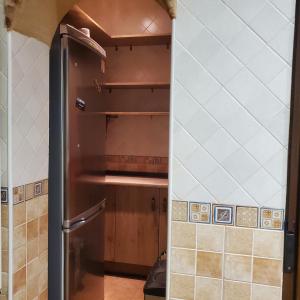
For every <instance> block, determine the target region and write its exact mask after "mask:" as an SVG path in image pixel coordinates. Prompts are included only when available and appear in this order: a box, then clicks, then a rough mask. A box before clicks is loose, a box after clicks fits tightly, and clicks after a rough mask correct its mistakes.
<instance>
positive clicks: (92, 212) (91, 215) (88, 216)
mask: <svg viewBox="0 0 300 300" xmlns="http://www.w3.org/2000/svg"><path fill="white" fill-rule="evenodd" d="M105 202H106V199H104V200H102V201H101V202H100V203H99V204H97V205H95V206H94V207H92V208H90V209H89V210H88V211H86V212H84V213H82V214H80V215H79V216H77V217H75V218H73V219H71V220H66V221H64V224H63V231H64V232H65V233H70V232H73V231H75V230H76V229H78V228H80V227H81V226H83V225H85V224H87V223H89V222H90V221H92V220H93V219H95V218H96V217H97V216H98V215H99V214H101V213H103V212H104V209H105Z"/></svg>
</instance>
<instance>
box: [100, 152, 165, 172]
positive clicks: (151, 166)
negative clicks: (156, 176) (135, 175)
mask: <svg viewBox="0 0 300 300" xmlns="http://www.w3.org/2000/svg"><path fill="white" fill-rule="evenodd" d="M105 164H106V169H107V170H109V171H128V172H141V171H143V172H153V173H167V172H168V158H167V157H159V156H132V155H106V156H105Z"/></svg>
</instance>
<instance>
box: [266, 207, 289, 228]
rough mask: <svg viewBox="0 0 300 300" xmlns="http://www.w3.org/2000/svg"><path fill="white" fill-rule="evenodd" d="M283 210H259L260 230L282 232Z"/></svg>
mask: <svg viewBox="0 0 300 300" xmlns="http://www.w3.org/2000/svg"><path fill="white" fill-rule="evenodd" d="M283 223H284V210H283V209H272V208H261V210H260V228H263V229H273V230H283Z"/></svg>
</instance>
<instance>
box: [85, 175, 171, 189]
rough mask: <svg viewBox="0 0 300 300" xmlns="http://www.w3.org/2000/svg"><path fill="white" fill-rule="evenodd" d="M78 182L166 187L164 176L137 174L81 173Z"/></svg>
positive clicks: (166, 181) (166, 182) (166, 180)
mask: <svg viewBox="0 0 300 300" xmlns="http://www.w3.org/2000/svg"><path fill="white" fill-rule="evenodd" d="M79 181H80V182H83V183H90V184H99V185H124V186H143V187H158V188H167V187H168V179H166V178H151V177H137V176H118V175H106V176H95V175H83V176H81V177H80V178H79Z"/></svg>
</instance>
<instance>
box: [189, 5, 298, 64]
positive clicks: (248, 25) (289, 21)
mask: <svg viewBox="0 0 300 300" xmlns="http://www.w3.org/2000/svg"><path fill="white" fill-rule="evenodd" d="M221 1H222V3H223V4H224V5H225V6H226V7H227V9H229V10H230V11H231V12H232V13H233V14H234V15H235V16H236V17H237V18H238V19H239V20H240V21H241V22H242V23H243V24H244V25H246V26H247V28H248V29H249V30H250V31H251V32H252V33H253V34H255V35H256V37H257V38H259V40H260V41H261V42H263V43H264V44H265V46H267V48H269V50H271V51H272V52H274V53H275V54H276V55H278V56H279V57H280V58H281V60H282V61H284V62H285V63H286V64H287V65H288V66H290V67H292V64H290V63H289V62H288V61H287V60H286V59H285V58H284V57H282V56H281V54H280V53H278V52H277V50H276V49H274V48H273V47H272V46H271V45H269V43H268V41H266V40H265V39H264V38H263V37H261V36H260V35H259V34H258V33H257V32H256V31H255V30H254V29H253V28H252V27H251V25H250V23H247V21H245V20H244V19H243V18H242V17H241V16H240V15H239V14H238V13H236V12H235V11H234V10H233V8H232V7H230V6H229V5H228V4H227V3H226V2H225V1H224V0H221ZM268 3H269V4H270V5H271V6H272V7H273V8H274V9H275V10H276V11H277V12H279V14H280V15H281V16H282V17H283V18H284V19H285V20H286V21H287V23H286V24H285V25H284V26H282V28H281V29H280V30H282V29H283V28H284V27H285V26H286V25H288V24H291V25H292V26H293V27H295V24H294V23H293V22H292V21H291V20H290V19H289V18H287V16H285V15H284V14H283V13H282V12H281V11H280V10H279V9H278V8H277V7H276V6H275V5H273V4H272V3H271V2H270V1H268ZM266 4H267V2H266V3H265V4H264V6H263V7H262V9H261V10H260V11H259V12H261V11H262V10H263V9H264V7H265V6H266ZM187 9H188V8H187ZM259 12H258V13H259ZM256 16H257V15H256ZM256 16H254V17H253V19H254V18H255V17H256ZM253 19H251V20H249V21H248V22H252V21H253ZM198 20H199V19H198ZM199 22H200V20H199ZM201 24H202V22H201ZM277 36H278V33H277V35H274V36H273V37H272V38H271V39H270V41H273V40H274V39H275V38H276V37H277Z"/></svg>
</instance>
